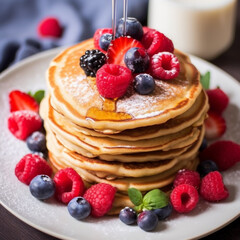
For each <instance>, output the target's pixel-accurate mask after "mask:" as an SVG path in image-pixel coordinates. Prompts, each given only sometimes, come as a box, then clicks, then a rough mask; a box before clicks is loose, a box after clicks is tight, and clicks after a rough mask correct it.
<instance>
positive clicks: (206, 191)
mask: <svg viewBox="0 0 240 240" xmlns="http://www.w3.org/2000/svg"><path fill="white" fill-rule="evenodd" d="M200 195H201V196H202V197H203V198H204V199H205V200H207V201H209V202H217V201H220V200H224V199H226V198H227V197H228V195H229V193H228V190H227V188H226V187H225V185H224V183H223V179H222V175H221V173H220V172H218V171H214V172H210V173H208V174H207V175H206V176H205V177H204V178H203V179H202V183H201V187H200Z"/></svg>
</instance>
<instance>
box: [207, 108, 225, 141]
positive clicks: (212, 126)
mask: <svg viewBox="0 0 240 240" xmlns="http://www.w3.org/2000/svg"><path fill="white" fill-rule="evenodd" d="M204 125H205V129H206V132H205V136H206V138H208V139H215V138H219V137H221V136H222V135H223V134H224V133H225V131H226V122H225V120H224V118H223V117H222V116H221V115H219V114H217V113H215V112H212V111H209V112H208V118H207V119H206V120H205V122H204Z"/></svg>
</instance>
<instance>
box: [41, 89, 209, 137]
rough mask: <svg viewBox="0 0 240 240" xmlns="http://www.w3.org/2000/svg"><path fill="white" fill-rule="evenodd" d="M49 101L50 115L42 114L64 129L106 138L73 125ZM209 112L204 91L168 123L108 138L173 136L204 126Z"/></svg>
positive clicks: (45, 107) (45, 102)
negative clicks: (185, 109)
mask: <svg viewBox="0 0 240 240" xmlns="http://www.w3.org/2000/svg"><path fill="white" fill-rule="evenodd" d="M47 101H49V98H47V99H45V100H44V101H43V103H42V104H43V105H44V107H43V108H44V109H46V111H48V113H42V114H43V115H44V114H48V117H49V118H54V119H55V121H56V122H57V123H58V124H59V125H60V126H61V127H62V128H63V129H66V128H68V129H71V130H72V131H74V133H75V134H76V135H77V134H84V135H89V136H93V137H106V135H105V134H102V133H99V132H96V131H94V130H92V129H89V128H84V127H81V126H78V125H76V124H74V123H72V122H71V121H69V120H68V119H67V118H66V117H64V116H63V115H62V114H60V113H58V112H57V111H56V110H54V109H53V108H52V106H51V104H50V102H47ZM207 110H208V102H207V97H206V93H205V92H204V91H202V92H201V94H200V95H199V96H198V98H197V99H196V101H195V103H194V104H193V106H192V107H191V108H190V109H189V110H188V111H186V112H185V113H183V114H181V115H180V116H178V117H176V118H174V119H170V120H169V121H167V122H166V123H163V124H160V125H154V126H148V127H145V128H136V129H131V130H125V131H123V132H120V133H119V134H111V135H108V137H109V138H113V139H119V140H125V141H136V140H142V139H150V138H155V137H160V136H163V135H167V134H171V133H176V132H178V131H181V130H183V129H184V128H187V127H189V126H191V125H194V126H199V125H202V123H203V121H204V119H205V116H206V112H207Z"/></svg>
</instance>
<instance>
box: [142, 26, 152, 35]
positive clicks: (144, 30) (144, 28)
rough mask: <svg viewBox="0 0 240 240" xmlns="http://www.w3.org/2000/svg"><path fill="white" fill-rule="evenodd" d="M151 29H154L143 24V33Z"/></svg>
mask: <svg viewBox="0 0 240 240" xmlns="http://www.w3.org/2000/svg"><path fill="white" fill-rule="evenodd" d="M152 30H154V29H153V28H149V27H147V26H143V33H144V34H145V33H147V32H148V31H152Z"/></svg>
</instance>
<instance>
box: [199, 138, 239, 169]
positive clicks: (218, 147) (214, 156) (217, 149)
mask: <svg viewBox="0 0 240 240" xmlns="http://www.w3.org/2000/svg"><path fill="white" fill-rule="evenodd" d="M200 160H201V161H204V160H212V161H214V162H215V163H216V164H217V166H218V168H219V170H220V171H222V170H226V169H228V168H230V167H232V166H233V165H235V164H236V163H237V162H240V145H239V144H237V143H235V142H232V141H217V142H215V143H213V144H211V145H210V146H209V147H207V148H206V149H205V150H203V151H202V152H201V153H200Z"/></svg>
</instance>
